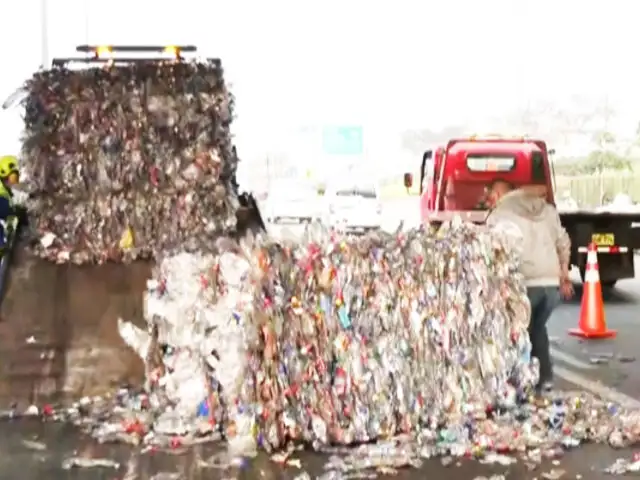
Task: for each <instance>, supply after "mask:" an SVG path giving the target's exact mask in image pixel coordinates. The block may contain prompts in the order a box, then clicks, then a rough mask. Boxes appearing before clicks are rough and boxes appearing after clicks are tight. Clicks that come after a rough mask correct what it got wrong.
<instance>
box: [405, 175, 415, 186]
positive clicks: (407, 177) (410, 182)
mask: <svg viewBox="0 0 640 480" xmlns="http://www.w3.org/2000/svg"><path fill="white" fill-rule="evenodd" d="M412 186H413V175H411V174H410V173H405V174H404V187H405V188H411V187H412Z"/></svg>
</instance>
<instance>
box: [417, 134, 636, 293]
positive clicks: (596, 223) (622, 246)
mask: <svg viewBox="0 0 640 480" xmlns="http://www.w3.org/2000/svg"><path fill="white" fill-rule="evenodd" d="M553 153H554V152H553V150H552V149H549V148H548V147H547V144H546V143H545V141H543V140H539V139H532V138H528V137H526V136H521V137H511V136H506V137H505V136H500V135H486V136H470V137H466V138H456V139H452V140H450V141H448V142H447V144H446V145H444V146H439V147H437V148H433V149H428V150H426V151H425V152H424V154H423V156H422V162H421V168H420V178H419V179H418V182H419V186H420V216H421V219H422V221H423V222H429V223H441V222H443V221H446V220H449V219H451V218H453V217H454V216H459V217H461V218H462V219H463V220H466V221H471V222H475V223H483V222H484V221H485V220H486V217H487V214H488V208H487V205H486V204H485V203H484V198H485V193H486V192H485V188H486V186H487V184H489V183H490V182H491V181H492V180H495V179H503V180H506V181H508V182H510V183H512V184H513V185H515V186H523V185H527V184H531V183H532V182H533V181H534V179H536V182H539V180H544V181H545V183H546V185H547V195H548V197H547V200H548V201H549V202H550V203H552V204H554V205H555V203H556V199H555V197H554V192H555V177H554V170H553V162H552V160H551V159H552V155H553ZM413 181H414V178H413V175H412V174H410V173H405V175H404V183H405V187H407V188H410V187H411V186H412V184H413ZM559 213H560V219H561V221H562V225H563V226H564V228H565V229H566V230H567V233H568V234H569V236H570V237H571V243H572V250H571V263H572V265H574V266H576V267H578V269H579V270H580V274H581V276H582V278H583V279H584V275H585V271H586V263H587V248H588V246H589V244H590V243H595V244H596V245H597V248H598V254H599V256H598V260H599V267H600V279H601V281H602V284H603V285H604V286H605V287H613V286H614V285H615V284H616V282H617V281H618V280H621V279H626V278H633V277H634V276H635V269H634V254H633V252H634V250H635V249H638V248H640V228H636V227H634V223H636V222H640V212H611V211H592V210H581V209H571V210H570V211H562V210H560V212H559Z"/></svg>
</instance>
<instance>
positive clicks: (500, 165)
mask: <svg viewBox="0 0 640 480" xmlns="http://www.w3.org/2000/svg"><path fill="white" fill-rule="evenodd" d="M515 166H516V158H515V157H514V156H513V155H500V154H497V155H496V154H491V153H490V154H478V153H470V154H468V155H467V168H468V169H469V171H471V172H509V171H511V170H513V169H514V168H515Z"/></svg>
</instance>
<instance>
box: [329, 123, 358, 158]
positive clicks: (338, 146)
mask: <svg viewBox="0 0 640 480" xmlns="http://www.w3.org/2000/svg"><path fill="white" fill-rule="evenodd" d="M363 144H364V142H363V135H362V127H354V126H343V127H325V128H323V129H322V149H323V151H324V153H326V154H328V155H361V154H362V151H363V150H364V145H363Z"/></svg>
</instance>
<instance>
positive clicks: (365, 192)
mask: <svg viewBox="0 0 640 480" xmlns="http://www.w3.org/2000/svg"><path fill="white" fill-rule="evenodd" d="M325 207H326V211H325V212H324V214H323V222H324V223H325V224H326V225H328V226H330V227H334V228H340V229H343V230H345V231H347V232H366V231H370V230H378V229H380V226H381V224H382V205H381V203H380V195H379V193H378V189H377V188H376V187H375V186H373V185H357V184H356V185H346V186H345V185H343V186H336V187H331V186H330V187H329V188H328V189H327V191H326V192H325Z"/></svg>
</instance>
